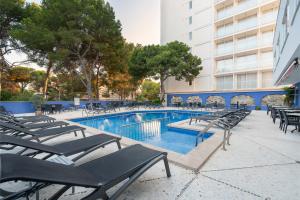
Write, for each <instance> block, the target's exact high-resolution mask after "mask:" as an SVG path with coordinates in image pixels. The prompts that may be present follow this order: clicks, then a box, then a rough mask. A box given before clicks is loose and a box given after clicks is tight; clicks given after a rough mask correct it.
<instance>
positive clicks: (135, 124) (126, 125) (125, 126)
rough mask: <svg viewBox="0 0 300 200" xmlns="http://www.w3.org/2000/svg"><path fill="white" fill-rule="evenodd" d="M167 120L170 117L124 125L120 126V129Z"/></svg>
mask: <svg viewBox="0 0 300 200" xmlns="http://www.w3.org/2000/svg"><path fill="white" fill-rule="evenodd" d="M167 119H170V117H163V118H157V119H151V120H146V121H142V122H137V123H131V124H124V125H122V126H120V127H128V126H134V125H138V124H143V123H147V122H152V121H162V120H167Z"/></svg>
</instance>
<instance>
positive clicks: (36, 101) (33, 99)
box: [30, 94, 45, 110]
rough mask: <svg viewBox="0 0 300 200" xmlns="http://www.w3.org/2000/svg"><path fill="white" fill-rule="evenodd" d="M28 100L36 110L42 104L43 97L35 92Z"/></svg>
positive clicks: (43, 101)
mask: <svg viewBox="0 0 300 200" xmlns="http://www.w3.org/2000/svg"><path fill="white" fill-rule="evenodd" d="M30 101H31V102H32V104H33V105H34V108H35V109H36V110H40V109H41V107H42V104H44V103H45V99H44V97H43V96H42V95H39V94H36V95H33V96H32V97H31V99H30Z"/></svg>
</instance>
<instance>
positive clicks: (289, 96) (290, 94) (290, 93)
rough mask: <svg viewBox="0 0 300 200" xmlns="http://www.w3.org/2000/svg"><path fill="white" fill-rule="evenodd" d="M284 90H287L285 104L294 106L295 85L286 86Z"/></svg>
mask: <svg viewBox="0 0 300 200" xmlns="http://www.w3.org/2000/svg"><path fill="white" fill-rule="evenodd" d="M283 90H284V91H285V92H286V94H285V98H284V103H285V105H287V106H292V105H293V103H294V96H295V87H293V86H291V87H284V88H283Z"/></svg>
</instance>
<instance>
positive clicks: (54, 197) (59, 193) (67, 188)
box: [49, 186, 71, 200]
mask: <svg viewBox="0 0 300 200" xmlns="http://www.w3.org/2000/svg"><path fill="white" fill-rule="evenodd" d="M70 187H71V186H64V187H62V188H61V189H60V190H58V191H57V192H56V193H55V194H54V195H52V196H51V197H50V198H49V200H57V199H59V198H60V197H61V195H63V194H64V193H65V192H66V191H67V190H69V189H70Z"/></svg>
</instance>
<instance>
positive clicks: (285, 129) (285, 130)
mask: <svg viewBox="0 0 300 200" xmlns="http://www.w3.org/2000/svg"><path fill="white" fill-rule="evenodd" d="M287 127H288V124H286V125H285V130H284V133H285V134H286V131H287Z"/></svg>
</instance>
